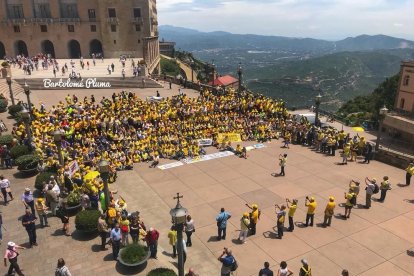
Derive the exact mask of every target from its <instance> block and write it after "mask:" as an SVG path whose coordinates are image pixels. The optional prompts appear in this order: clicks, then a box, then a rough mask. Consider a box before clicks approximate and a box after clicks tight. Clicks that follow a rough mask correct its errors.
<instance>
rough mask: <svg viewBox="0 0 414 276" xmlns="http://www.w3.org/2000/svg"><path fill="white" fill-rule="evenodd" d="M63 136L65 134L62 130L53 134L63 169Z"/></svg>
mask: <svg viewBox="0 0 414 276" xmlns="http://www.w3.org/2000/svg"><path fill="white" fill-rule="evenodd" d="M62 136H63V133H62V132H61V131H60V130H56V131H55V132H53V140H54V141H55V144H56V146H57V150H58V157H59V165H61V166H62V167H63V166H64V165H65V161H64V160H63V155H62Z"/></svg>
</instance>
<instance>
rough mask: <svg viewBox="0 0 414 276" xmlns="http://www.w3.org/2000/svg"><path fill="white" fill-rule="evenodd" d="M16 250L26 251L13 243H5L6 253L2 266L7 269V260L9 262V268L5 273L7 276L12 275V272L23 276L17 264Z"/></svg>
mask: <svg viewBox="0 0 414 276" xmlns="http://www.w3.org/2000/svg"><path fill="white" fill-rule="evenodd" d="M17 249H26V248H24V247H22V246H18V245H17V244H15V243H14V242H8V243H7V249H6V253H5V254H4V266H5V267H7V260H9V263H10V266H9V270H8V272H7V275H13V270H14V271H15V272H16V273H17V275H19V276H24V274H23V272H22V271H21V269H20V267H19V264H18V263H17V257H18V256H19V255H20V254H19V253H18V252H17Z"/></svg>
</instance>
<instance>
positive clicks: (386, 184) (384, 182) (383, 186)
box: [378, 176, 391, 202]
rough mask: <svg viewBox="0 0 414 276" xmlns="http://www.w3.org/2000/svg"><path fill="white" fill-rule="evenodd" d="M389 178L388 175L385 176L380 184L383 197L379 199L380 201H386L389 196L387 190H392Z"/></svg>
mask: <svg viewBox="0 0 414 276" xmlns="http://www.w3.org/2000/svg"><path fill="white" fill-rule="evenodd" d="M388 179H389V178H388V176H384V178H383V179H382V182H381V185H380V192H381V197H380V199H379V200H378V201H379V202H384V200H385V197H386V196H387V191H388V190H391V183H390V181H389V180H388Z"/></svg>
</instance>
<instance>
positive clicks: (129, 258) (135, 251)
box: [121, 244, 148, 264]
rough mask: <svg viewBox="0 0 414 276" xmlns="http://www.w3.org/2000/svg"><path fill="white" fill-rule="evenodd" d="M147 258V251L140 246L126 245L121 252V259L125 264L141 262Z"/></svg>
mask: <svg viewBox="0 0 414 276" xmlns="http://www.w3.org/2000/svg"><path fill="white" fill-rule="evenodd" d="M147 256H148V249H147V248H146V247H144V246H142V245H140V244H130V245H127V246H126V247H125V248H124V250H122V253H121V258H122V260H123V261H124V262H125V263H127V264H134V263H138V262H141V261H143V260H144V259H145V258H146V257H147Z"/></svg>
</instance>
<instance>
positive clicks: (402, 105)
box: [400, 98, 405, 109]
mask: <svg viewBox="0 0 414 276" xmlns="http://www.w3.org/2000/svg"><path fill="white" fill-rule="evenodd" d="M404 104H405V99H404V98H401V100H400V108H401V109H404Z"/></svg>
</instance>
